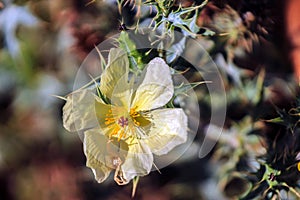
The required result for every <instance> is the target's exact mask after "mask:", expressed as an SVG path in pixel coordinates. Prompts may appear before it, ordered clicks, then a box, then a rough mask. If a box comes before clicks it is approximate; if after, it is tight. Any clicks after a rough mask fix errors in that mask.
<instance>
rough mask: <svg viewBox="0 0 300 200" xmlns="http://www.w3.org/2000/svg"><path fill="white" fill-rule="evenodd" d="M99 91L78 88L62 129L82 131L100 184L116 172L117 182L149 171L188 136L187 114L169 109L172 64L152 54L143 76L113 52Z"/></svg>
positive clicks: (71, 97)
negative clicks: (135, 73) (158, 158)
mask: <svg viewBox="0 0 300 200" xmlns="http://www.w3.org/2000/svg"><path fill="white" fill-rule="evenodd" d="M99 90H100V92H101V95H102V96H104V97H105V98H103V97H102V98H100V97H99V96H97V95H95V94H94V92H93V91H92V90H90V89H81V90H78V91H75V92H74V93H72V94H71V95H69V96H68V97H67V102H66V105H65V106H64V108H63V113H64V114H63V122H64V127H65V128H66V129H67V130H69V131H79V132H84V153H85V155H86V157H87V166H88V167H90V168H91V169H92V171H93V173H94V175H95V178H96V180H97V181H98V182H102V181H104V180H105V179H106V178H107V177H108V175H109V174H110V172H111V171H112V170H115V176H114V177H115V181H116V182H117V183H118V184H120V185H121V184H127V183H128V182H129V181H130V180H131V179H133V178H134V177H135V176H144V175H147V174H149V172H150V171H151V168H152V166H153V154H155V155H164V154H167V153H168V152H169V151H170V150H172V149H173V148H174V147H175V146H177V145H179V144H182V143H184V142H185V141H186V139H187V117H186V115H185V113H184V112H183V110H182V109H180V108H166V107H165V105H166V104H167V103H168V102H169V101H170V100H171V98H172V97H173V93H174V87H173V82H172V78H171V73H170V69H169V67H168V65H167V64H166V63H165V62H164V60H163V59H161V58H154V59H153V60H151V61H150V62H149V64H148V65H147V66H146V67H145V69H144V71H143V73H142V75H141V76H139V77H135V76H133V75H132V74H131V73H129V62H128V57H127V55H126V54H125V53H124V52H123V51H122V50H120V49H112V50H111V51H110V53H109V60H108V65H107V68H106V69H105V70H104V72H103V73H102V75H101V81H100V86H99Z"/></svg>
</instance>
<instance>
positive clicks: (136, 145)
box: [121, 138, 153, 182]
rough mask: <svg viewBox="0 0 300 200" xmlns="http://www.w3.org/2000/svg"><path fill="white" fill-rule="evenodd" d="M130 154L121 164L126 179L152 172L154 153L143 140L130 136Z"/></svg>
mask: <svg viewBox="0 0 300 200" xmlns="http://www.w3.org/2000/svg"><path fill="white" fill-rule="evenodd" d="M128 141H129V142H130V144H128V148H129V149H128V154H127V156H126V158H125V162H124V163H123V164H122V165H121V172H122V174H123V176H124V179H125V180H127V182H129V181H130V180H132V179H133V178H134V177H135V176H144V175H147V174H149V173H150V170H151V168H152V164H153V155H152V153H151V150H150V148H149V147H148V146H147V145H146V144H145V143H144V142H143V141H141V140H137V139H132V138H129V139H128Z"/></svg>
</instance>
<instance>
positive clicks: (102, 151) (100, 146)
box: [83, 129, 128, 183]
mask: <svg viewBox="0 0 300 200" xmlns="http://www.w3.org/2000/svg"><path fill="white" fill-rule="evenodd" d="M83 145H84V153H85V155H86V158H87V162H86V165H87V166H88V167H90V168H91V169H92V171H93V173H94V175H95V179H96V180H97V181H98V182H99V183H100V182H102V181H104V180H105V179H106V178H107V177H108V175H109V173H110V172H111V170H112V169H116V168H118V167H119V166H120V164H121V163H122V160H124V158H125V156H126V153H127V151H128V147H127V144H126V143H125V142H123V141H120V143H118V142H117V140H114V141H109V140H108V138H107V137H106V136H104V135H103V134H100V133H99V131H98V130H97V129H91V130H88V131H86V132H85V135H84V142H83Z"/></svg>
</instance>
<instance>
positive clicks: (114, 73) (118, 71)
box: [100, 48, 129, 99]
mask: <svg viewBox="0 0 300 200" xmlns="http://www.w3.org/2000/svg"><path fill="white" fill-rule="evenodd" d="M128 73H129V61H128V57H127V54H126V53H125V52H124V51H123V50H122V49H120V48H112V49H111V50H110V52H109V58H108V65H107V68H106V69H105V70H104V71H103V73H102V75H101V83H100V91H101V92H102V93H103V94H104V95H105V96H106V97H107V98H109V99H111V97H112V94H113V92H114V87H115V85H116V84H117V83H118V82H120V81H122V83H120V84H122V85H123V88H124V91H125V90H127V89H128V88H126V86H127V84H128V83H127V81H128ZM122 77H126V78H123V79H122V80H121V78H122Z"/></svg>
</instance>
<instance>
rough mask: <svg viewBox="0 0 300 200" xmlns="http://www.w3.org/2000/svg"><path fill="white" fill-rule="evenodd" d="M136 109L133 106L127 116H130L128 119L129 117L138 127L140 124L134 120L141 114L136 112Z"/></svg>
mask: <svg viewBox="0 0 300 200" xmlns="http://www.w3.org/2000/svg"><path fill="white" fill-rule="evenodd" d="M136 109H137V106H135V107H134V108H131V109H130V113H129V114H130V117H131V119H132V121H133V123H134V124H135V125H136V126H140V125H141V123H140V122H138V121H137V120H136V118H137V117H140V116H141V114H140V113H139V112H136Z"/></svg>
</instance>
